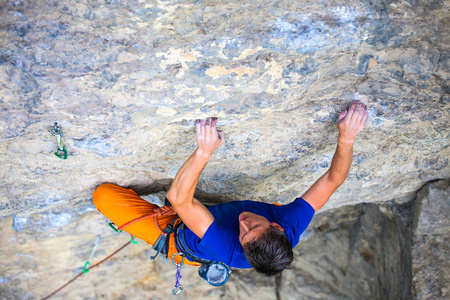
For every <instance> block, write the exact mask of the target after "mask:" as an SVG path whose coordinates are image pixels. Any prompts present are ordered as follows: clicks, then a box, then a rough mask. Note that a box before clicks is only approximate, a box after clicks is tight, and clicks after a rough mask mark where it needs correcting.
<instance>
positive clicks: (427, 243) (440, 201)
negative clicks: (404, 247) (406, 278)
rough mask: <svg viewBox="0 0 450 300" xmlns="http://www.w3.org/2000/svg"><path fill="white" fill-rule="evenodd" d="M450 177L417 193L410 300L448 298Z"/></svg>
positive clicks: (449, 286) (449, 285) (449, 276)
mask: <svg viewBox="0 0 450 300" xmlns="http://www.w3.org/2000/svg"><path fill="white" fill-rule="evenodd" d="M449 183H450V180H448V179H447V180H441V181H437V182H434V183H431V184H429V185H427V186H425V187H424V189H423V190H421V191H420V193H419V194H418V199H417V203H416V205H417V211H416V218H415V219H416V220H415V222H416V229H415V231H414V241H413V243H414V244H413V245H414V246H413V252H412V253H413V255H412V263H413V264H412V267H413V274H414V278H413V296H414V299H448V298H449V297H450V284H449V282H450V247H449V244H450V220H449V215H450V184H449Z"/></svg>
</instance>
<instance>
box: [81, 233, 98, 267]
mask: <svg viewBox="0 0 450 300" xmlns="http://www.w3.org/2000/svg"><path fill="white" fill-rule="evenodd" d="M99 240H100V236H97V239H96V240H95V245H94V249H92V252H91V255H90V256H89V259H88V260H87V261H86V263H85V264H84V267H83V273H84V274H87V273H89V271H90V269H88V265H89V266H90V265H91V263H90V261H91V260H92V258H93V257H94V253H95V250H97V246H98V241H99Z"/></svg>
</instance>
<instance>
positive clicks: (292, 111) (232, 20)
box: [0, 0, 450, 216]
mask: <svg viewBox="0 0 450 300" xmlns="http://www.w3.org/2000/svg"><path fill="white" fill-rule="evenodd" d="M448 10H449V1H431V2H430V1H387V0H386V1H381V0H380V1H333V2H328V1H327V2H320V1H287V0H286V1H277V2H273V1H268V0H259V1H254V0H252V1H145V2H144V1H96V0H94V1H74V0H73V1H72V0H67V1H43V0H40V1H1V2H0V29H1V30H0V87H1V89H0V101H1V102H0V103H1V108H2V109H1V112H0V114H1V115H0V122H1V123H0V136H1V139H2V143H1V145H0V163H1V164H0V168H1V176H2V180H1V185H0V195H1V196H0V197H1V198H0V209H1V211H0V213H1V215H3V216H7V215H11V214H15V213H30V212H38V211H44V210H48V209H54V208H56V207H57V208H62V207H73V206H74V205H77V204H80V203H88V202H89V199H90V197H91V194H92V191H93V189H94V188H95V187H96V186H97V185H98V184H100V183H102V182H115V183H118V184H121V185H134V186H139V187H146V186H151V185H152V184H157V183H158V181H159V180H168V179H170V178H173V176H174V175H175V173H176V171H177V170H178V168H179V167H180V166H181V165H182V163H183V162H184V160H185V159H186V158H187V157H188V156H189V154H190V152H191V151H192V150H193V148H194V147H195V137H194V126H193V121H194V120H195V119H197V118H201V117H206V116H216V117H218V118H219V126H220V127H221V129H223V130H224V131H225V133H226V136H227V143H226V144H225V145H224V146H223V147H222V148H221V149H220V150H219V151H217V153H216V155H215V157H214V159H213V160H212V161H211V162H210V164H209V165H208V167H207V168H206V170H205V172H204V174H203V176H202V178H201V182H200V184H199V189H200V190H201V191H204V192H207V193H215V194H221V195H227V196H228V199H230V198H233V199H248V198H250V199H259V200H262V201H268V202H273V201H278V202H282V203H287V202H289V201H292V200H293V199H294V198H295V197H297V196H299V195H301V194H302V193H303V192H304V191H305V190H306V189H307V188H308V187H309V186H310V185H311V184H312V183H313V182H314V181H315V180H316V179H317V178H318V177H319V176H320V175H321V174H322V173H323V172H325V170H326V169H327V167H328V166H329V163H330V160H331V157H332V155H333V152H334V148H335V141H336V134H337V130H336V127H335V125H334V121H335V119H336V117H337V115H338V113H339V112H340V111H341V110H343V109H344V108H345V107H346V106H347V105H348V104H349V101H350V100H351V99H360V100H363V101H364V102H365V103H366V104H367V105H368V108H369V112H370V121H369V123H368V125H367V128H366V130H365V131H364V132H363V133H362V134H361V136H360V137H359V138H358V140H357V143H356V145H355V161H354V165H353V167H352V169H351V172H350V175H349V179H348V180H347V182H346V183H345V184H344V186H343V187H342V188H341V189H340V190H339V191H338V192H337V194H336V195H335V196H334V197H333V198H332V199H331V201H330V203H329V205H328V206H327V209H329V208H333V207H339V206H341V205H345V204H353V203H359V202H361V201H364V202H383V201H388V200H391V199H393V198H397V199H402V198H404V199H407V200H410V199H412V198H413V195H414V193H415V192H416V191H417V190H418V189H419V188H420V187H421V186H422V185H423V184H424V183H425V182H427V181H430V180H435V179H439V178H447V177H449V174H450V167H449V165H448V157H449V150H448V133H449V130H448V128H449V126H448V120H449V115H448V110H449V96H448V93H449V87H448V79H449V72H448V59H449V51H448V50H449V49H448V45H449V36H450V35H449V34H448V24H449V17H448V16H449V14H448ZM55 121H57V122H58V124H60V126H61V127H62V130H63V132H64V137H63V143H64V145H65V147H66V148H67V149H68V151H69V158H68V159H67V160H66V161H62V160H59V159H57V158H56V157H55V156H54V155H53V154H52V152H53V151H54V150H55V149H56V140H55V139H54V137H53V136H51V135H50V134H49V133H48V132H47V130H48V129H49V128H50V127H51V126H52V125H53V122H55Z"/></svg>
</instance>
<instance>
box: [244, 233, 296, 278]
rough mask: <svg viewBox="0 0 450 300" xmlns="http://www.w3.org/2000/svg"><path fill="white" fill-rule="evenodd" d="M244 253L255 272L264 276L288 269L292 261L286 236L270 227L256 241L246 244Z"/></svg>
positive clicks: (292, 255) (292, 257) (290, 245)
mask: <svg viewBox="0 0 450 300" xmlns="http://www.w3.org/2000/svg"><path fill="white" fill-rule="evenodd" d="M244 252H245V256H246V257H247V260H248V262H249V264H250V265H251V266H252V267H253V268H254V269H255V271H256V272H258V273H263V274H265V275H266V276H274V275H277V274H279V273H281V272H282V271H283V270H284V269H290V268H291V263H292V261H293V260H294V253H293V252H292V244H291V243H290V242H289V240H288V239H287V237H286V234H285V233H284V232H283V231H281V230H279V229H277V228H276V227H274V226H272V225H270V227H269V229H267V231H266V232H264V233H263V234H262V235H261V236H260V237H259V238H258V239H256V240H253V241H251V242H248V243H246V244H245V245H244Z"/></svg>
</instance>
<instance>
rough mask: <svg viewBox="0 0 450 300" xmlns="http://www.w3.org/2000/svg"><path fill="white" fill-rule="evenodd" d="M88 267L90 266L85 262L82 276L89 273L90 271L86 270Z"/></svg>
mask: <svg viewBox="0 0 450 300" xmlns="http://www.w3.org/2000/svg"><path fill="white" fill-rule="evenodd" d="M88 265H91V264H90V263H89V262H88V261H87V262H86V263H85V264H84V267H83V273H84V274H87V273H89V271H90V269H86V268H87V266H88Z"/></svg>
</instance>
